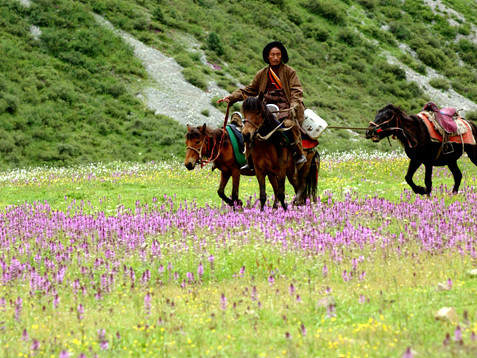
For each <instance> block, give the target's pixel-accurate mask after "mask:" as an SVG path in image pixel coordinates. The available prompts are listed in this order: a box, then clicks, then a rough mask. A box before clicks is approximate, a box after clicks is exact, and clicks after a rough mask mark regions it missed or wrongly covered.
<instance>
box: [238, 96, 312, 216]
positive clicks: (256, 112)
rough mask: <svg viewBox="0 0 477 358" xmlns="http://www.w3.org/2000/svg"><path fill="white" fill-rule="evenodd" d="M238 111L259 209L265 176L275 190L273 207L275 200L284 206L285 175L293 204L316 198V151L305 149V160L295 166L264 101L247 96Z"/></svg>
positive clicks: (264, 192)
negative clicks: (249, 157)
mask: <svg viewBox="0 0 477 358" xmlns="http://www.w3.org/2000/svg"><path fill="white" fill-rule="evenodd" d="M242 113H243V116H244V118H245V119H244V121H243V128H242V134H243V136H244V140H245V141H246V142H249V143H250V155H251V156H252V160H253V163H254V166H255V175H256V177H257V180H258V184H259V187H260V209H261V210H262V211H263V209H264V206H265V202H266V200H267V193H266V190H265V178H266V177H267V176H268V180H269V181H270V184H271V185H272V187H273V192H274V194H275V202H274V204H273V207H274V208H277V207H278V202H280V204H281V206H282V208H283V209H284V210H286V209H287V203H286V202H285V179H286V178H288V181H289V182H290V184H291V185H292V186H293V188H294V189H295V200H294V202H293V203H294V204H295V205H302V204H304V203H306V200H307V199H310V200H312V201H316V187H317V182H318V171H319V167H320V156H319V154H318V151H316V150H314V149H311V150H306V152H305V153H306V158H307V161H306V163H304V164H303V165H302V166H301V167H300V168H299V169H297V168H296V166H295V162H294V160H293V153H292V150H291V148H289V146H288V145H286V138H285V136H284V134H283V132H281V131H280V130H277V129H278V126H279V123H278V122H277V121H276V120H275V118H274V116H273V114H272V113H271V112H270V111H269V110H268V108H267V106H266V105H265V103H264V102H263V101H262V100H261V99H260V98H258V97H247V98H246V99H245V101H244V102H243V103H242ZM272 132H273V133H272ZM267 137H268V138H267ZM265 138H267V139H265Z"/></svg>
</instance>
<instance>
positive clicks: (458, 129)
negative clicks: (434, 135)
mask: <svg viewBox="0 0 477 358" xmlns="http://www.w3.org/2000/svg"><path fill="white" fill-rule="evenodd" d="M421 113H422V114H423V115H424V116H426V117H427V119H428V120H429V121H430V122H431V123H432V124H433V125H434V128H435V129H436V130H437V131H438V132H439V134H440V135H441V136H444V134H446V133H447V134H450V135H451V136H454V135H459V136H460V135H461V134H464V133H466V132H467V131H468V130H469V129H468V127H466V126H465V124H464V123H463V122H462V118H460V117H457V118H456V119H455V120H452V121H453V122H454V125H455V130H454V132H452V133H449V132H448V131H447V130H446V129H444V127H442V125H441V123H440V122H439V121H438V119H437V113H436V112H432V111H430V112H428V111H422V112H421ZM458 119H461V121H458Z"/></svg>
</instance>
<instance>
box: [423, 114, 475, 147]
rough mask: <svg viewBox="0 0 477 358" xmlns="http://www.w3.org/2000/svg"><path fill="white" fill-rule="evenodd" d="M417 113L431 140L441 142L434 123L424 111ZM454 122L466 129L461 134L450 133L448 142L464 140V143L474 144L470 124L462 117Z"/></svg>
mask: <svg viewBox="0 0 477 358" xmlns="http://www.w3.org/2000/svg"><path fill="white" fill-rule="evenodd" d="M417 115H418V116H419V118H421V119H422V121H423V122H424V123H425V125H426V127H427V131H428V132H429V135H430V136H431V140H432V141H434V142H442V141H443V136H442V135H441V134H440V133H439V132H438V131H437V130H436V128H435V124H434V123H432V122H431V120H429V118H428V116H427V114H426V112H421V113H418V114H417ZM456 123H457V125H458V126H463V127H465V128H466V130H465V132H464V133H462V135H451V136H450V137H449V142H454V143H462V140H464V144H472V145H475V138H474V136H473V135H472V129H471V127H470V125H469V124H468V123H467V122H466V121H465V120H463V119H462V118H458V119H457V120H456Z"/></svg>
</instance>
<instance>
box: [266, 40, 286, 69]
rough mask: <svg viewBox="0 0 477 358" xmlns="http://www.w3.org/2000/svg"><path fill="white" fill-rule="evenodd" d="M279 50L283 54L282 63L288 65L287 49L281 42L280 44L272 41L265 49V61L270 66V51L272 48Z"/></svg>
mask: <svg viewBox="0 0 477 358" xmlns="http://www.w3.org/2000/svg"><path fill="white" fill-rule="evenodd" d="M274 47H276V48H278V49H279V50H280V51H281V52H282V62H283V63H287V62H288V52H287V49H286V48H285V46H283V44H282V43H281V42H278V41H272V42H270V43H269V44H268V45H267V46H265V48H264V49H263V53H262V55H263V60H264V61H265V63H268V64H270V61H269V60H268V55H270V50H271V49H272V48H274Z"/></svg>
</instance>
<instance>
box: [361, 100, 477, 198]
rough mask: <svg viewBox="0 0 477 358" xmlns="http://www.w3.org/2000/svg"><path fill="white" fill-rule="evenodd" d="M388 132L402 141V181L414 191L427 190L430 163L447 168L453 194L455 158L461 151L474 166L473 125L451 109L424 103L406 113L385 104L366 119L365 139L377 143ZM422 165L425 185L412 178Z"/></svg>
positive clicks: (459, 175) (476, 154) (476, 131)
mask: <svg viewBox="0 0 477 358" xmlns="http://www.w3.org/2000/svg"><path fill="white" fill-rule="evenodd" d="M451 117H454V118H451ZM454 119H455V120H454ZM391 135H393V136H395V137H396V138H397V139H398V140H399V141H400V142H401V143H402V145H403V147H404V150H405V152H406V155H407V156H408V157H409V159H410V162H409V167H408V170H407V174H406V182H407V183H408V184H409V186H410V187H411V188H412V190H413V191H414V192H415V193H416V194H428V195H429V194H430V193H431V190H432V169H433V167H434V166H447V167H448V168H449V170H450V171H451V173H452V175H453V177H454V188H453V190H452V191H453V192H454V193H457V192H458V191H459V186H460V182H461V180H462V172H461V171H460V169H459V166H458V165H457V160H458V159H459V158H460V157H461V156H462V154H464V152H465V153H467V155H468V157H469V159H470V160H471V161H472V163H474V164H475V165H477V145H476V138H477V126H476V125H475V124H474V123H472V122H470V121H466V120H463V119H462V118H457V115H456V111H455V109H454V108H445V109H441V110H439V109H438V108H437V107H436V106H435V105H434V104H433V103H428V104H427V105H426V106H425V107H424V110H423V111H422V112H420V113H419V114H417V115H410V116H407V115H406V114H405V113H404V112H403V111H402V110H401V109H400V108H399V107H396V106H394V105H392V104H390V105H387V106H386V107H384V108H382V109H381V110H379V111H378V113H377V115H376V118H375V119H374V121H373V122H370V125H369V127H368V129H367V131H366V138H367V139H371V140H373V141H374V142H379V141H380V140H381V139H383V138H387V137H389V136H391ZM422 164H423V165H424V166H425V179H424V180H425V187H423V186H418V185H416V184H415V183H414V181H413V180H412V177H413V175H414V173H415V172H416V171H417V169H418V168H419V167H420V166H421V165H422Z"/></svg>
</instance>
